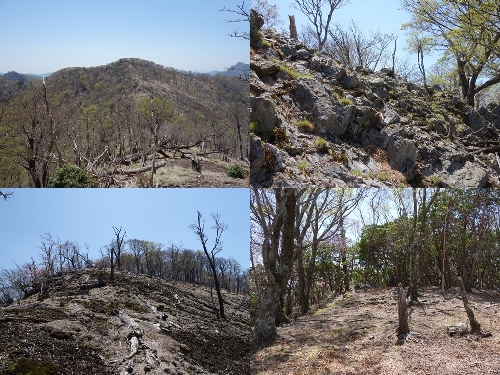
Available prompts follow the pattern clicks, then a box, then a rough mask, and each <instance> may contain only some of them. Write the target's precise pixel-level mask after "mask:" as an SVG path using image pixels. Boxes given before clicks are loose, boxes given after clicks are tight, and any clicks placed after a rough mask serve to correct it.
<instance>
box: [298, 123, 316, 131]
mask: <svg viewBox="0 0 500 375" xmlns="http://www.w3.org/2000/svg"><path fill="white" fill-rule="evenodd" d="M297 127H298V128H299V130H300V131H302V132H304V133H314V124H313V123H312V122H311V121H309V120H300V121H297Z"/></svg>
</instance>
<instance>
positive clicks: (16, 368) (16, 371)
mask: <svg viewBox="0 0 500 375" xmlns="http://www.w3.org/2000/svg"><path fill="white" fill-rule="evenodd" d="M57 373H58V366H57V365H56V364H54V363H52V362H48V361H40V360H37V359H30V358H21V359H19V360H18V361H17V362H16V363H14V364H13V365H12V366H10V367H9V372H8V374H11V375H56V374H57Z"/></svg>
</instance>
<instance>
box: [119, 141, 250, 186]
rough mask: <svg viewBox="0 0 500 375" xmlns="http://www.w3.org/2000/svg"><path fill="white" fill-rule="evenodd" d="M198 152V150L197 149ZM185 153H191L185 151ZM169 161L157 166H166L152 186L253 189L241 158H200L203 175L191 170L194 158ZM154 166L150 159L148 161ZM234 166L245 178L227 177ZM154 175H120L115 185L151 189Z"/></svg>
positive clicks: (160, 160)
mask: <svg viewBox="0 0 500 375" xmlns="http://www.w3.org/2000/svg"><path fill="white" fill-rule="evenodd" d="M195 151H196V150H195ZM186 152H191V151H189V150H186ZM166 154H167V155H168V156H169V158H167V159H166V158H164V157H159V158H157V159H156V163H162V162H166V165H165V166H163V167H160V168H158V169H157V171H156V174H155V177H154V181H153V186H155V187H179V188H190V187H191V188H200V187H201V188H208V187H219V188H226V187H249V186H250V177H249V175H250V167H249V165H248V164H247V163H246V162H244V161H241V160H238V159H228V161H223V160H221V157H220V155H219V154H205V155H203V156H202V155H198V161H199V163H200V165H201V173H198V172H196V171H194V170H193V169H192V168H191V159H189V158H187V157H186V158H181V157H180V154H179V153H177V154H176V155H174V153H173V152H167V153H166ZM147 165H151V160H148V161H147ZM232 165H238V166H239V167H240V168H241V169H242V170H243V171H245V173H246V178H244V179H240V178H232V177H229V176H228V175H227V170H228V169H229V168H230V167H231V166H232ZM141 166H142V165H141V164H139V163H136V164H133V165H131V166H130V167H122V170H123V171H126V170H128V169H136V168H140V167H141ZM150 175H151V172H143V173H138V174H135V175H127V174H125V173H118V174H117V175H115V176H114V179H115V184H116V185H118V186H120V187H148V186H149V185H150V182H149V177H150Z"/></svg>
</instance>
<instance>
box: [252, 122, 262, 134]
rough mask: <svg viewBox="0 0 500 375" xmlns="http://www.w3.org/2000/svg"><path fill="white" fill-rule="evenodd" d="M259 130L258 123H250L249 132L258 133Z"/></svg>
mask: <svg viewBox="0 0 500 375" xmlns="http://www.w3.org/2000/svg"><path fill="white" fill-rule="evenodd" d="M259 130H260V126H259V123H258V122H257V121H255V120H254V121H250V131H251V132H254V133H256V132H258V131H259Z"/></svg>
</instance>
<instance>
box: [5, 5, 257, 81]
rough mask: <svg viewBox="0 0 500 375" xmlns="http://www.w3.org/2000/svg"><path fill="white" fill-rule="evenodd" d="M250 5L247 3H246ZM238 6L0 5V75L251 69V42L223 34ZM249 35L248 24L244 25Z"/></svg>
mask: <svg viewBox="0 0 500 375" xmlns="http://www.w3.org/2000/svg"><path fill="white" fill-rule="evenodd" d="M245 3H246V4H247V5H249V0H247V1H246V2H245ZM237 4H241V1H240V0H181V1H176V0H44V1H40V0H15V1H12V0H0V14H1V22H0V35H1V38H0V51H2V52H1V58H0V72H3V73H6V72H8V71H12V70H15V71H17V72H19V73H36V74H41V73H49V72H54V71H56V70H59V69H62V68H66V67H76V66H78V67H82V66H83V67H88V66H98V65H105V64H108V63H111V62H113V61H116V60H118V59H120V58H125V57H137V58H141V59H145V60H150V61H154V62H155V63H157V64H161V65H164V66H168V67H173V68H176V69H180V70H191V71H198V72H207V71H211V70H224V69H226V68H228V67H230V66H231V65H234V64H236V63H237V62H238V61H241V62H245V63H248V61H249V58H250V57H249V56H250V55H249V47H248V43H249V42H248V41H247V40H243V39H236V38H230V37H229V36H228V35H227V34H228V33H231V32H232V30H233V29H234V28H235V27H236V26H238V25H239V24H235V23H227V22H225V21H226V20H229V19H232V18H234V16H233V14H231V13H227V12H220V11H219V9H222V8H223V6H226V7H227V8H231V9H235V8H236V5H237ZM245 27H248V24H247V25H245Z"/></svg>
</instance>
